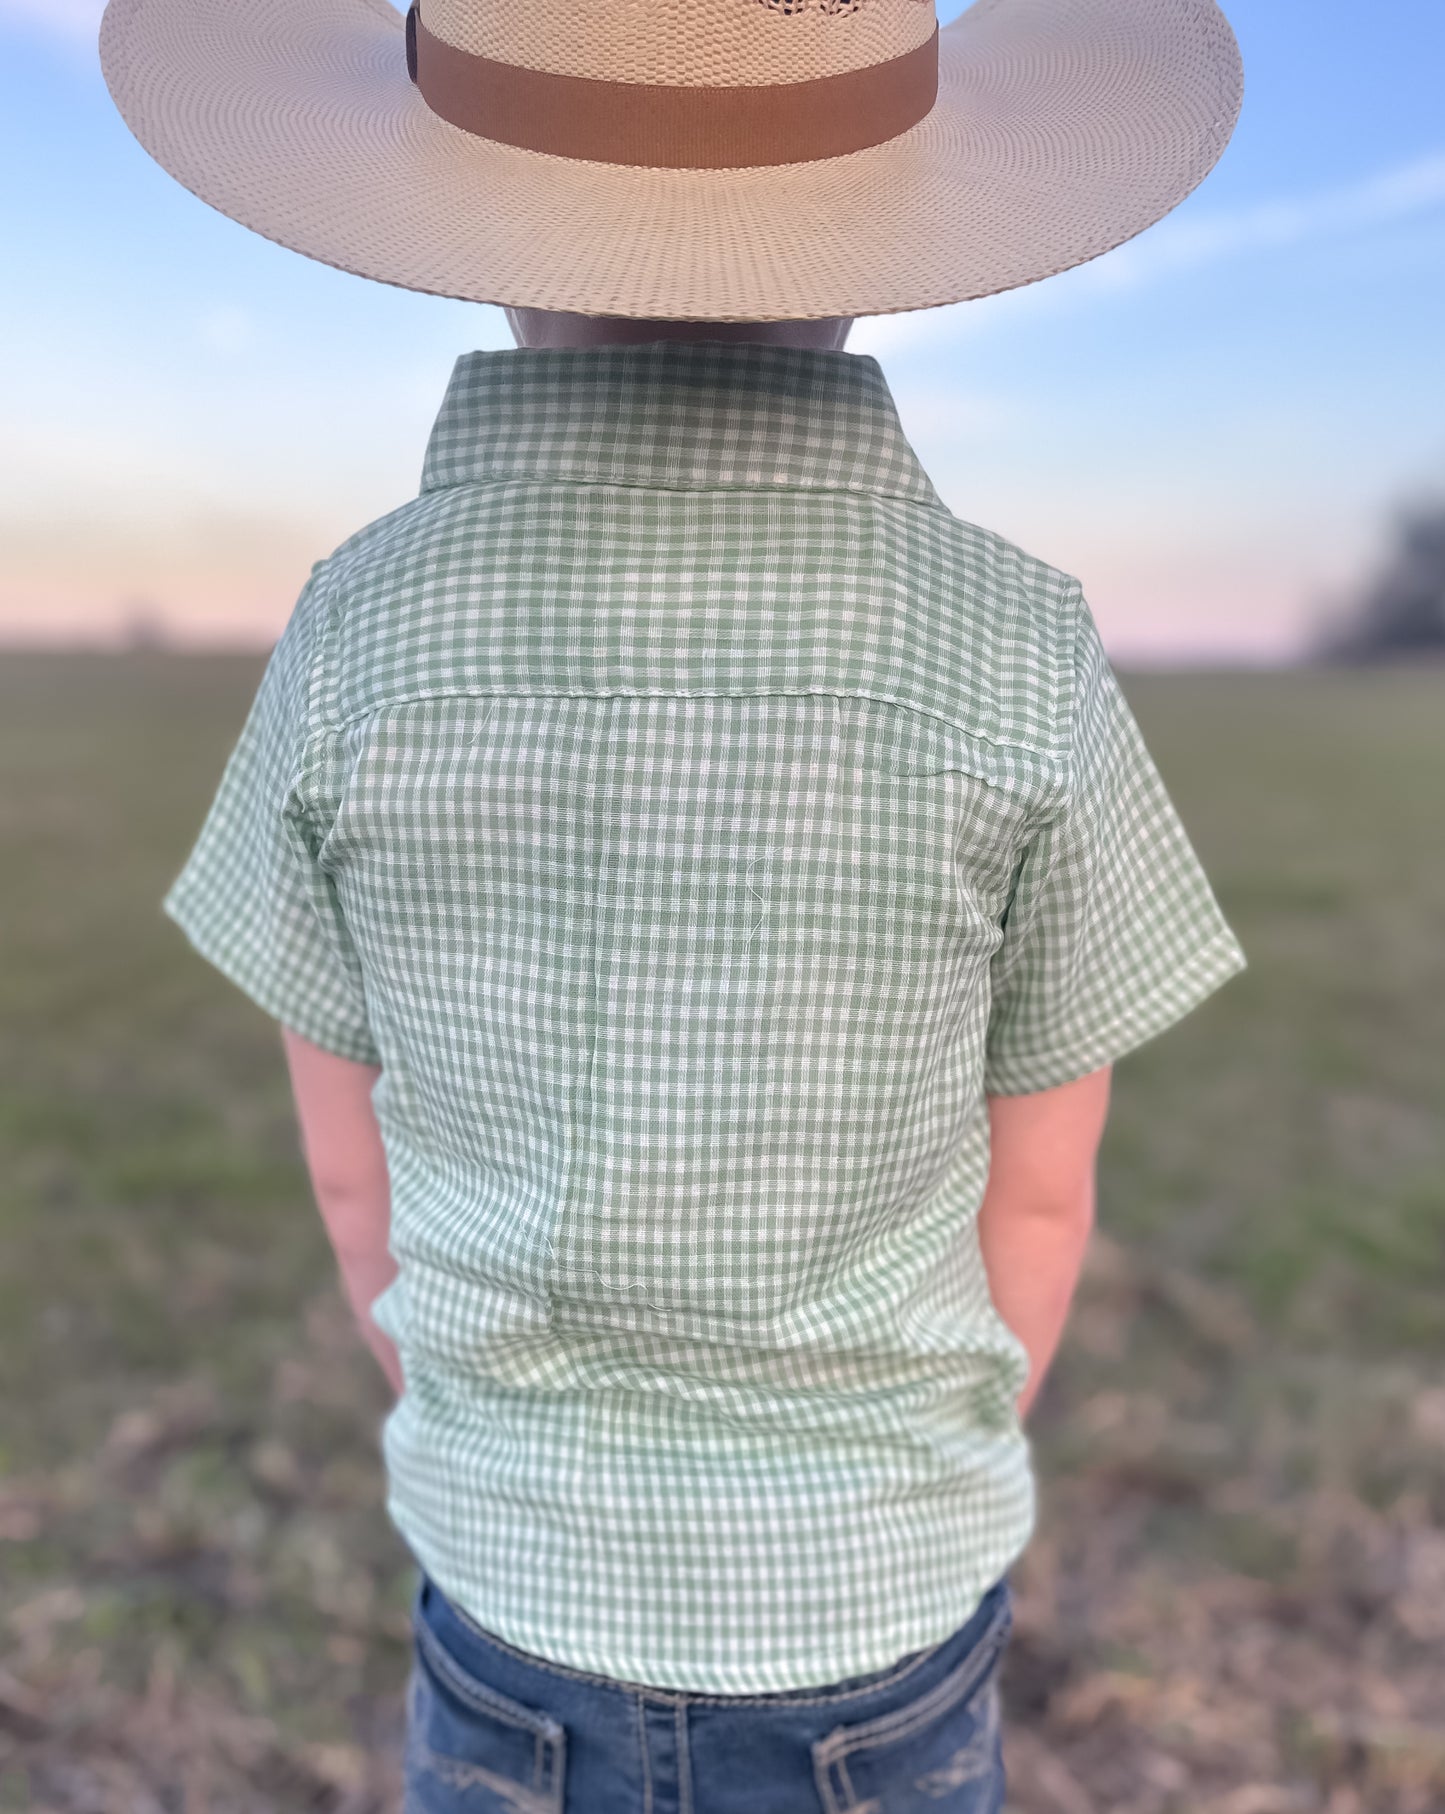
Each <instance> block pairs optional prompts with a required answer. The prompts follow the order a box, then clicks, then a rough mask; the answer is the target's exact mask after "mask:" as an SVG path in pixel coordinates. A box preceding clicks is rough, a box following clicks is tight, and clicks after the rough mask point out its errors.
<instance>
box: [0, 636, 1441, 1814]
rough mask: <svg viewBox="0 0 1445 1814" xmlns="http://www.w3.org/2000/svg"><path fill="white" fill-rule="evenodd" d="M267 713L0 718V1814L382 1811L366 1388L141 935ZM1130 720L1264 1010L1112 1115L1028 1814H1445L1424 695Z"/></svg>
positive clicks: (105, 690) (1184, 1035)
mask: <svg viewBox="0 0 1445 1814" xmlns="http://www.w3.org/2000/svg"><path fill="white" fill-rule="evenodd" d="M259 671H260V669H259V663H257V662H255V661H251V660H247V659H242V658H238V657H235V658H225V657H218V656H216V657H199V656H189V657H187V656H174V655H165V654H162V653H151V652H146V653H137V654H133V655H125V656H113V657H104V656H93V657H92V656H79V655H77V656H69V657H55V656H42V655H38V654H37V655H33V656H25V657H16V656H10V657H7V661H6V664H5V666H4V670H3V674H0V927H3V928H4V929H5V930H4V940H5V955H4V958H3V962H0V1240H3V1254H4V1259H3V1264H0V1402H3V1403H4V1405H5V1407H6V1411H5V1416H4V1419H3V1423H0V1810H5V1811H6V1814H9V1811H11V1810H14V1811H16V1814H20V1811H22V1810H23V1811H24V1814H301V1811H303V1810H305V1811H311V1814H396V1810H397V1809H398V1808H399V1805H400V1796H399V1779H398V1769H397V1757H398V1751H399V1744H400V1738H401V1717H402V1712H401V1694H402V1687H403V1684H404V1681H405V1676H406V1670H407V1666H408V1661H409V1649H408V1635H409V1634H408V1622H407V1616H408V1607H409V1602H410V1595H411V1590H412V1586H413V1581H414V1575H413V1569H412V1564H411V1561H410V1558H409V1557H408V1555H407V1554H406V1552H405V1550H404V1549H403V1547H402V1545H401V1543H400V1541H399V1539H398V1538H397V1536H396V1535H395V1533H394V1532H393V1531H392V1530H391V1528H390V1526H389V1524H388V1522H387V1520H386V1516H385V1512H384V1509H383V1498H384V1482H383V1479H382V1474H381V1466H380V1459H379V1453H378V1432H379V1426H380V1422H381V1419H382V1417H383V1416H384V1414H385V1410H386V1407H387V1393H386V1388H385V1385H384V1382H383V1381H382V1378H381V1376H380V1374H379V1372H378V1371H377V1369H376V1368H375V1365H374V1363H373V1362H372V1361H371V1359H370V1356H369V1355H368V1354H366V1352H365V1351H364V1350H363V1349H362V1348H361V1346H360V1344H359V1342H358V1340H357V1339H356V1337H355V1335H354V1333H353V1331H352V1328H351V1325H350V1322H349V1319H348V1315H347V1312H346V1310H345V1308H344V1305H343V1302H342V1299H341V1295H340V1292H339V1290H338V1289H337V1287H336V1284H335V1281H334V1278H333V1275H332V1271H331V1263H330V1257H329V1253H328V1251H327V1249H326V1246H325V1241H324V1236H323V1234H322V1231H321V1227H320V1222H319V1218H318V1217H317V1216H316V1214H315V1211H314V1208H313V1207H312V1205H311V1203H310V1200H309V1195H308V1191H307V1185H306V1179H305V1174H304V1171H303V1169H302V1167H301V1163H300V1158H299V1152H298V1149H297V1145H296V1138H295V1130H294V1123H293V1120H292V1117H291V1111H290V1104H289V1100H288V1096H287V1091H286V1084H285V1077H284V1067H283V1065H282V1061H281V1055H280V1049H279V1043H278V1041H277V1038H276V1034H275V1029H274V1027H273V1026H272V1025H271V1023H269V1022H268V1021H266V1020H265V1019H264V1017H263V1016H261V1015H260V1014H259V1013H258V1012H257V1011H256V1010H255V1009H254V1008H252V1007H251V1006H250V1005H249V1004H248V1003H246V1002H245V1001H244V1000H243V999H242V998H240V997H239V996H238V995H236V993H235V991H233V990H232V989H230V987H229V985H227V984H225V983H224V982H223V981H222V980H221V979H219V978H218V977H216V976H215V975H213V974H212V973H211V972H210V971H209V970H208V969H207V967H206V966H205V965H203V964H202V963H201V962H200V960H199V959H196V958H195V957H194V956H192V955H191V954H190V953H189V952H188V950H187V948H186V947H185V946H184V942H183V941H182V940H181V938H180V935H179V933H178V932H177V931H176V930H175V928H173V927H171V926H170V925H169V923H168V922H165V921H163V920H162V918H161V916H160V915H159V912H158V907H157V903H158V901H159V898H160V895H161V893H162V892H163V890H164V886H165V884H166V883H167V882H168V880H169V878H170V876H171V875H172V874H173V873H174V871H175V869H176V868H177V867H178V866H179V863H180V860H181V858H182V856H183V854H184V850H185V848H186V844H187V840H188V838H189V837H190V835H192V833H193V832H194V830H195V829H196V827H197V826H198V824H199V818H200V815H201V814H202V812H203V810H204V807H205V805H206V803H207V802H208V800H209V798H210V795H211V793H212V792H213V790H214V786H215V783H216V780H217V779H218V776H219V770H220V765H221V763H222V761H223V760H224V756H225V754H226V752H227V750H228V749H229V747H230V744H231V743H232V742H233V741H234V737H235V735H236V733H237V731H238V730H239V725H240V720H241V717H242V716H243V714H244V710H245V706H246V704H247V702H248V701H249V698H250V696H251V693H252V692H253V691H254V687H255V684H256V680H257V679H258V677H259ZM1125 680H1126V690H1127V691H1128V692H1129V694H1130V697H1131V700H1132V701H1133V702H1134V704H1135V709H1136V711H1137V713H1138V715H1139V718H1140V721H1141V723H1142V724H1143V726H1144V729H1145V732H1146V735H1147V736H1148V738H1149V741H1150V744H1151V747H1152V748H1153V749H1154V751H1155V753H1156V757H1157V759H1158V761H1159V764H1160V767H1161V770H1162V771H1163V773H1164V775H1165V778H1166V781H1167V782H1168V783H1169V786H1170V789H1171V792H1172V793H1173V794H1174V797H1175V799H1176V801H1177V802H1178V804H1179V806H1180V810H1181V812H1182V813H1183V815H1184V818H1185V822H1186V824H1188V825H1189V827H1190V830H1191V835H1193V836H1194V839H1195V842H1196V844H1197V846H1198V848H1199V849H1200V853H1201V855H1202V856H1203V857H1204V859H1205V862H1206V866H1207V868H1208V869H1209V871H1210V874H1211V877H1212V878H1213V879H1214V880H1215V884H1216V890H1217V892H1218V894H1219V896H1220V900H1221V903H1222V905H1223V906H1224V909H1225V911H1226V914H1227V915H1228V917H1229V918H1230V920H1231V922H1232V923H1233V924H1234V926H1235V927H1236V930H1237V931H1238V932H1239V935H1240V937H1241V939H1242V941H1243V943H1244V946H1245V949H1246V952H1247V953H1248V955H1249V958H1250V969H1249V971H1248V972H1247V973H1246V974H1245V975H1244V976H1242V977H1240V978H1238V979H1236V980H1235V981H1234V982H1232V983H1231V984H1229V985H1228V986H1227V988H1226V989H1225V990H1223V991H1221V992H1220V994H1219V995H1218V996H1217V997H1215V998H1214V999H1213V1000H1211V1002H1209V1003H1208V1004H1206V1005H1205V1006H1204V1007H1203V1008H1201V1009H1200V1010H1199V1011H1198V1012H1197V1013H1196V1014H1195V1015H1194V1016H1191V1017H1190V1020H1189V1021H1188V1022H1187V1023H1186V1024H1185V1025H1184V1026H1182V1027H1181V1028H1179V1029H1177V1030H1175V1031H1172V1032H1170V1033H1168V1034H1166V1035H1164V1036H1163V1037H1161V1038H1160V1039H1159V1040H1158V1041H1157V1042H1154V1043H1152V1044H1151V1045H1150V1046H1148V1047H1146V1048H1144V1049H1143V1050H1141V1051H1140V1052H1138V1053H1136V1054H1133V1055H1131V1056H1130V1057H1128V1058H1126V1059H1124V1060H1123V1061H1122V1062H1121V1064H1120V1065H1119V1067H1118V1070H1117V1073H1116V1082H1115V1101H1114V1110H1113V1113H1112V1114H1111V1118H1110V1125H1109V1130H1108V1133H1107V1134H1106V1137H1105V1143H1104V1148H1103V1152H1102V1154H1101V1162H1100V1211H1099V1227H1098V1230H1097V1233H1096V1235H1095V1238H1094V1242H1093V1246H1092V1249H1091V1252H1090V1256H1089V1260H1088V1263H1087V1266H1086V1271H1085V1277H1084V1280H1083V1282H1082V1286H1081V1290H1080V1294H1079V1297H1078V1300H1077V1302H1076V1304H1075V1307H1074V1312H1073V1315H1072V1317H1071V1320H1070V1324H1069V1328H1068V1332H1067V1334H1066V1338H1065V1342H1064V1345H1063V1347H1062V1348H1061V1351H1060V1354H1059V1356H1058V1358H1057V1360H1056V1362H1055V1366H1054V1369H1053V1371H1052V1373H1051V1375H1050V1378H1049V1381H1048V1383H1047V1385H1046V1388H1045V1391H1044V1393H1043V1395H1042V1397H1041V1398H1040V1400H1039V1403H1038V1405H1037V1407H1036V1409H1035V1412H1034V1415H1033V1417H1032V1418H1031V1420H1030V1425H1031V1432H1032V1434H1033V1436H1034V1440H1035V1450H1036V1456H1037V1462H1038V1472H1039V1481H1040V1518H1039V1524H1038V1528H1037V1531H1036V1533H1035V1536H1034V1539H1033V1541H1032V1543H1031V1544H1030V1546H1029V1548H1028V1550H1027V1551H1026V1552H1025V1554H1024V1555H1023V1557H1022V1558H1021V1559H1020V1560H1019V1562H1018V1563H1017V1565H1016V1567H1015V1569H1014V1571H1013V1582H1014V1587H1015V1595H1016V1599H1015V1620H1016V1622H1015V1629H1014V1638H1013V1641H1012V1644H1011V1646H1010V1648H1009V1650H1008V1652H1007V1654H1006V1658H1005V1663H1004V1670H1003V1678H1002V1681H1003V1691H1004V1703H1005V1711H1006V1719H1007V1733H1008V1737H1007V1756H1008V1765H1009V1776H1010V1797H1009V1804H1008V1806H1009V1814H1445V1668H1442V1659H1445V1293H1442V1286H1445V1127H1442V1117H1441V1115H1440V1104H1441V1102H1442V1101H1445V940H1442V939H1441V938H1440V932H1439V929H1440V926H1441V924H1442V922H1445V841H1442V839H1441V838H1440V836H1439V825H1440V817H1439V800H1438V789H1439V776H1440V774H1441V773H1442V772H1445V762H1442V758H1445V711H1442V710H1441V705H1442V696H1441V685H1442V678H1441V676H1440V675H1438V674H1436V675H1431V674H1430V673H1427V672H1417V673H1412V672H1409V671H1408V670H1399V671H1377V672H1373V673H1369V674H1362V675H1338V674H1334V675H1331V674H1320V673H1305V672H1301V673H1296V674H1287V675H1189V676H1183V675H1181V676H1163V675H1158V676H1155V675H1149V676H1139V677H1129V676H1126V677H1125ZM800 1814H806V1811H804V1810H800Z"/></svg>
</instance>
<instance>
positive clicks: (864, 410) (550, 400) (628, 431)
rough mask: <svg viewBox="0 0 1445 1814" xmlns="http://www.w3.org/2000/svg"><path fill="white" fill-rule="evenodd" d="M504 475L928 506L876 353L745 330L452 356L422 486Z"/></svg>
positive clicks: (932, 496) (930, 494) (930, 501)
mask: <svg viewBox="0 0 1445 1814" xmlns="http://www.w3.org/2000/svg"><path fill="white" fill-rule="evenodd" d="M517 478H555V479H571V480H580V481H584V482H585V481H591V482H593V483H596V484H613V485H645V486H663V487H669V488H676V489H684V490H694V489H704V490H716V489H749V490H751V489H756V488H758V487H777V488H783V489H790V490H791V489H799V488H801V489H806V490H821V491H852V492H869V493H873V494H875V495H876V494H881V495H884V496H891V497H901V498H908V499H910V500H912V501H913V502H915V503H919V504H927V505H932V506H934V507H935V508H940V509H941V508H943V504H942V500H941V499H940V498H939V495H938V493H937V492H936V491H935V490H934V488H933V484H932V482H931V481H930V479H929V477H928V475H927V473H926V472H925V471H924V470H923V467H922V466H921V465H920V463H919V460H918V456H917V455H916V454H915V453H914V451H913V449H912V447H911V446H910V445H909V443H908V440H907V438H906V436H905V435H904V433H903V426H902V424H901V422H900V421H899V419H898V411H897V408H896V406H895V404H894V401H893V397H892V394H891V392H890V391H889V388H888V382H887V380H886V379H885V378H884V376H883V371H882V368H881V367H880V366H879V364H878V361H877V360H876V359H874V358H873V357H872V356H871V355H870V354H867V353H847V352H825V351H823V350H821V349H814V348H803V347H786V346H770V345H766V344H764V343H762V342H760V341H725V340H707V341H682V340H673V341H669V340H650V341H641V342H638V343H636V344H630V345H612V346H598V347H543V348H528V349H523V348H516V349H514V350H506V351H503V350H498V351H483V352H474V353H464V354H462V356H461V357H460V358H459V359H458V360H457V363H456V367H455V369H454V371H453V373H452V378H451V382H450V384H449V385H448V387H447V392H446V397H445V399H444V400H443V403H442V408H441V414H440V415H439V416H438V417H437V422H436V427H435V428H434V429H433V430H432V435H431V440H430V443H429V444H428V447H427V453H426V461H425V465H424V467H423V470H422V490H423V491H424V492H425V491H436V490H439V489H441V488H442V487H444V486H448V485H466V484H473V483H477V482H487V481H495V480H501V479H517Z"/></svg>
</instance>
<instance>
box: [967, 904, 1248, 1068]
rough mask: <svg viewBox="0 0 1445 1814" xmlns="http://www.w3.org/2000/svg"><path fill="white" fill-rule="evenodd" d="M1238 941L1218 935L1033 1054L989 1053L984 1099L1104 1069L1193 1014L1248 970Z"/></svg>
mask: <svg viewBox="0 0 1445 1814" xmlns="http://www.w3.org/2000/svg"><path fill="white" fill-rule="evenodd" d="M1248 967H1249V966H1248V959H1247V958H1246V957H1245V955H1244V950H1243V948H1242V947H1241V945H1240V943H1239V940H1238V939H1237V938H1236V937H1235V936H1234V934H1233V932H1231V931H1230V930H1228V929H1227V928H1225V929H1222V930H1221V931H1219V932H1217V933H1216V934H1215V935H1214V937H1213V938H1212V939H1210V940H1209V942H1208V943H1207V944H1205V945H1201V946H1200V947H1199V948H1198V950H1197V951H1196V952H1195V953H1194V955H1193V956H1192V957H1191V958H1190V959H1189V960H1188V961H1187V962H1186V963H1184V964H1181V965H1180V966H1179V967H1178V968H1177V969H1176V970H1175V971H1174V972H1173V973H1172V974H1171V975H1170V976H1169V977H1167V978H1166V979H1163V980H1161V981H1158V982H1156V983H1155V984H1153V986H1152V987H1151V988H1150V989H1149V991H1148V992H1147V993H1146V994H1143V995H1141V996H1139V997H1138V998H1137V999H1135V1000H1134V1001H1131V1002H1129V1003H1127V1004H1126V1005H1125V1006H1124V1007H1122V1008H1121V1009H1120V1010H1119V1011H1118V1012H1117V1013H1116V1014H1115V1015H1114V1016H1113V1017H1112V1018H1111V1019H1110V1020H1108V1021H1106V1022H1105V1023H1104V1024H1103V1025H1101V1026H1097V1027H1093V1028H1090V1029H1089V1030H1088V1031H1086V1032H1084V1033H1081V1034H1080V1035H1079V1036H1078V1037H1077V1038H1074V1039H1071V1040H1069V1041H1068V1042H1067V1043H1065V1044H1062V1045H1056V1046H1047V1047H1042V1048H1040V1049H1039V1050H1036V1051H1032V1052H991V1053H990V1054H989V1055H988V1057H987V1059H986V1061H985V1064H984V1080H983V1088H984V1094H985V1095H986V1096H1030V1095H1033V1094H1034V1093H1035V1092H1037V1091H1039V1090H1051V1089H1053V1088H1055V1087H1056V1086H1057V1085H1059V1084H1062V1083H1072V1082H1074V1081H1075V1079H1077V1078H1079V1077H1087V1076H1089V1075H1090V1073H1091V1072H1094V1071H1098V1070H1102V1069H1103V1067H1104V1066H1105V1065H1107V1064H1112V1063H1114V1061H1115V1060H1116V1059H1119V1058H1122V1057H1124V1055H1125V1054H1126V1053H1128V1052H1132V1051H1133V1050H1134V1049H1135V1048H1136V1047H1137V1046H1142V1045H1143V1044H1145V1042H1146V1041H1148V1040H1151V1039H1153V1038H1154V1037H1155V1036H1156V1035H1157V1034H1159V1033H1163V1032H1164V1031H1165V1030H1166V1029H1167V1028H1169V1027H1172V1026H1173V1025H1174V1024H1175V1023H1176V1022H1177V1021H1180V1020H1183V1019H1184V1017H1185V1016H1186V1015H1188V1014H1191V1013H1192V1012H1193V1011H1194V1009H1195V1008H1197V1007H1198V1006H1199V1004H1200V1003H1201V1002H1202V1001H1204V1000H1205V999H1206V998H1207V997H1208V996H1210V995H1212V994H1213V993H1214V991H1215V990H1216V989H1218V988H1219V987H1220V986H1221V985H1222V984H1224V983H1226V982H1228V981H1229V979H1230V978H1231V977H1232V976H1237V975H1238V974H1239V972H1240V971H1241V970H1245V969H1247V968H1248Z"/></svg>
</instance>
